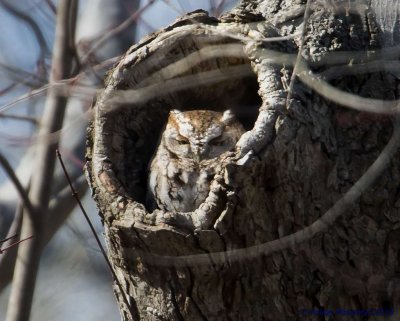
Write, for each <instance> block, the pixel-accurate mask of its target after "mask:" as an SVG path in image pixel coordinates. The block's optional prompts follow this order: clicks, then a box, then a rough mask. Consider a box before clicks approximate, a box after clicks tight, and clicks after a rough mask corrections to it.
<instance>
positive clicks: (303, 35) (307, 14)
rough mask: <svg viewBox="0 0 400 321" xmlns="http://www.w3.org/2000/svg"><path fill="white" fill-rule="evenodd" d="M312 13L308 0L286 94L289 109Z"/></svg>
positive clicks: (309, 0) (308, 0)
mask: <svg viewBox="0 0 400 321" xmlns="http://www.w3.org/2000/svg"><path fill="white" fill-rule="evenodd" d="M310 14H311V0H307V3H306V9H305V11H304V18H303V30H302V31H301V43H300V46H299V49H298V52H297V58H296V62H295V64H294V67H293V72H292V76H291V78H290V83H289V89H288V93H287V96H286V108H287V109H289V108H290V103H291V99H292V95H293V88H294V83H295V81H296V76H297V73H298V65H299V62H300V61H301V60H302V54H303V47H304V42H305V38H306V31H307V22H308V18H309V17H310Z"/></svg>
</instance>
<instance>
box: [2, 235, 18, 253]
mask: <svg viewBox="0 0 400 321" xmlns="http://www.w3.org/2000/svg"><path fill="white" fill-rule="evenodd" d="M17 236H18V234H14V235H11V236H9V237H6V238H5V239H2V240H0V243H4V242H7V241H9V240H11V239H14V238H16V237H17ZM0 253H1V251H0Z"/></svg>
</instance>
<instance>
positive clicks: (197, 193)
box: [148, 110, 244, 212]
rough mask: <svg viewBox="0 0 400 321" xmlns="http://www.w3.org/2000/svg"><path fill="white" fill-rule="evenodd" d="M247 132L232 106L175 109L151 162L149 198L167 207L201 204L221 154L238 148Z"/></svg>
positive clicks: (182, 209)
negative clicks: (188, 109) (238, 143)
mask: <svg viewBox="0 0 400 321" xmlns="http://www.w3.org/2000/svg"><path fill="white" fill-rule="evenodd" d="M243 133H244V129H243V126H242V125H241V124H240V123H239V122H238V121H237V120H236V118H235V116H234V115H233V114H232V112H231V111H230V110H227V111H225V112H224V113H219V112H215V111H209V110H193V111H185V112H182V111H179V110H172V111H171V112H170V114H169V117H168V122H167V125H166V127H165V129H164V131H163V133H162V135H161V140H160V143H159V146H158V148H157V151H156V153H155V155H154V157H153V159H152V161H151V164H150V175H149V188H148V190H149V191H148V192H149V193H148V194H149V195H148V196H149V198H151V199H153V202H155V203H156V204H157V206H158V207H159V208H160V209H162V210H164V211H172V212H191V211H193V210H195V209H196V208H198V207H199V205H200V204H201V203H203V202H204V201H205V199H206V197H207V195H208V193H209V190H210V183H211V181H212V179H213V177H214V175H215V173H216V171H217V170H218V168H219V166H220V165H219V164H220V162H219V157H220V156H221V155H222V154H223V153H225V152H227V151H232V150H234V148H235V145H236V143H237V141H238V140H239V138H240V136H241V135H242V134H243Z"/></svg>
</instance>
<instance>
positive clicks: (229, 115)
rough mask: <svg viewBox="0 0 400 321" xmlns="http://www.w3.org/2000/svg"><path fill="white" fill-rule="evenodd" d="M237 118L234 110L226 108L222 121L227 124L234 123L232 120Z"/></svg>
mask: <svg viewBox="0 0 400 321" xmlns="http://www.w3.org/2000/svg"><path fill="white" fill-rule="evenodd" d="M235 119H236V117H235V115H234V113H233V112H232V110H230V109H228V110H225V111H224V113H223V114H222V117H221V121H222V122H223V123H224V124H226V125H230V124H232V122H233V121H234V120H235Z"/></svg>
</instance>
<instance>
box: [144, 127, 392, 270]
mask: <svg viewBox="0 0 400 321" xmlns="http://www.w3.org/2000/svg"><path fill="white" fill-rule="evenodd" d="M399 146H400V125H399V121H398V120H396V123H395V124H394V131H393V135H392V138H391V139H390V141H389V142H388V144H387V145H386V146H385V148H384V149H383V151H382V152H381V153H380V155H379V156H378V158H377V159H376V160H375V161H374V163H373V164H372V165H371V166H370V167H369V168H368V170H367V171H366V172H365V173H364V174H363V175H362V176H361V177H360V178H359V180H358V181H357V182H356V183H355V184H354V185H353V186H352V187H351V188H350V189H349V190H348V191H347V192H346V193H345V194H344V195H343V197H342V198H341V199H340V200H338V201H337V202H336V203H335V204H334V205H333V206H332V207H331V208H330V209H329V210H328V211H326V212H325V214H324V215H323V216H321V217H320V218H319V219H318V220H316V221H315V222H314V223H312V224H311V225H309V226H307V227H305V228H304V229H302V230H300V231H298V232H295V233H293V234H290V235H286V236H284V237H281V238H279V239H276V240H273V241H270V242H266V243H263V244H258V245H255V246H251V247H247V248H243V249H237V250H230V251H226V252H214V253H207V254H194V255H188V256H162V255H155V254H145V255H144V256H145V258H146V261H147V262H149V263H150V264H153V265H155V266H175V267H177V266H199V265H209V264H223V263H226V262H235V261H242V260H247V259H252V258H256V257H259V256H260V255H271V254H272V253H275V252H277V251H283V250H286V249H289V248H294V247H295V246H296V245H299V244H301V243H303V242H306V241H308V240H310V239H312V238H313V237H314V236H316V235H317V234H320V233H323V232H325V231H327V230H328V229H329V228H330V227H332V225H333V224H334V222H335V221H336V220H337V219H338V218H339V217H340V216H342V215H343V214H344V213H345V212H346V210H348V209H349V208H350V207H351V205H352V204H354V203H355V202H356V201H357V199H358V198H359V197H360V196H361V195H362V193H364V192H365V191H366V190H367V189H368V188H370V187H371V186H372V184H373V183H374V182H375V181H376V180H377V179H378V178H379V176H380V175H382V173H383V171H384V170H385V169H386V168H387V166H388V165H389V163H390V161H391V160H392V159H393V155H394V154H395V153H396V152H397V151H398V149H399ZM142 254H143V253H142Z"/></svg>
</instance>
